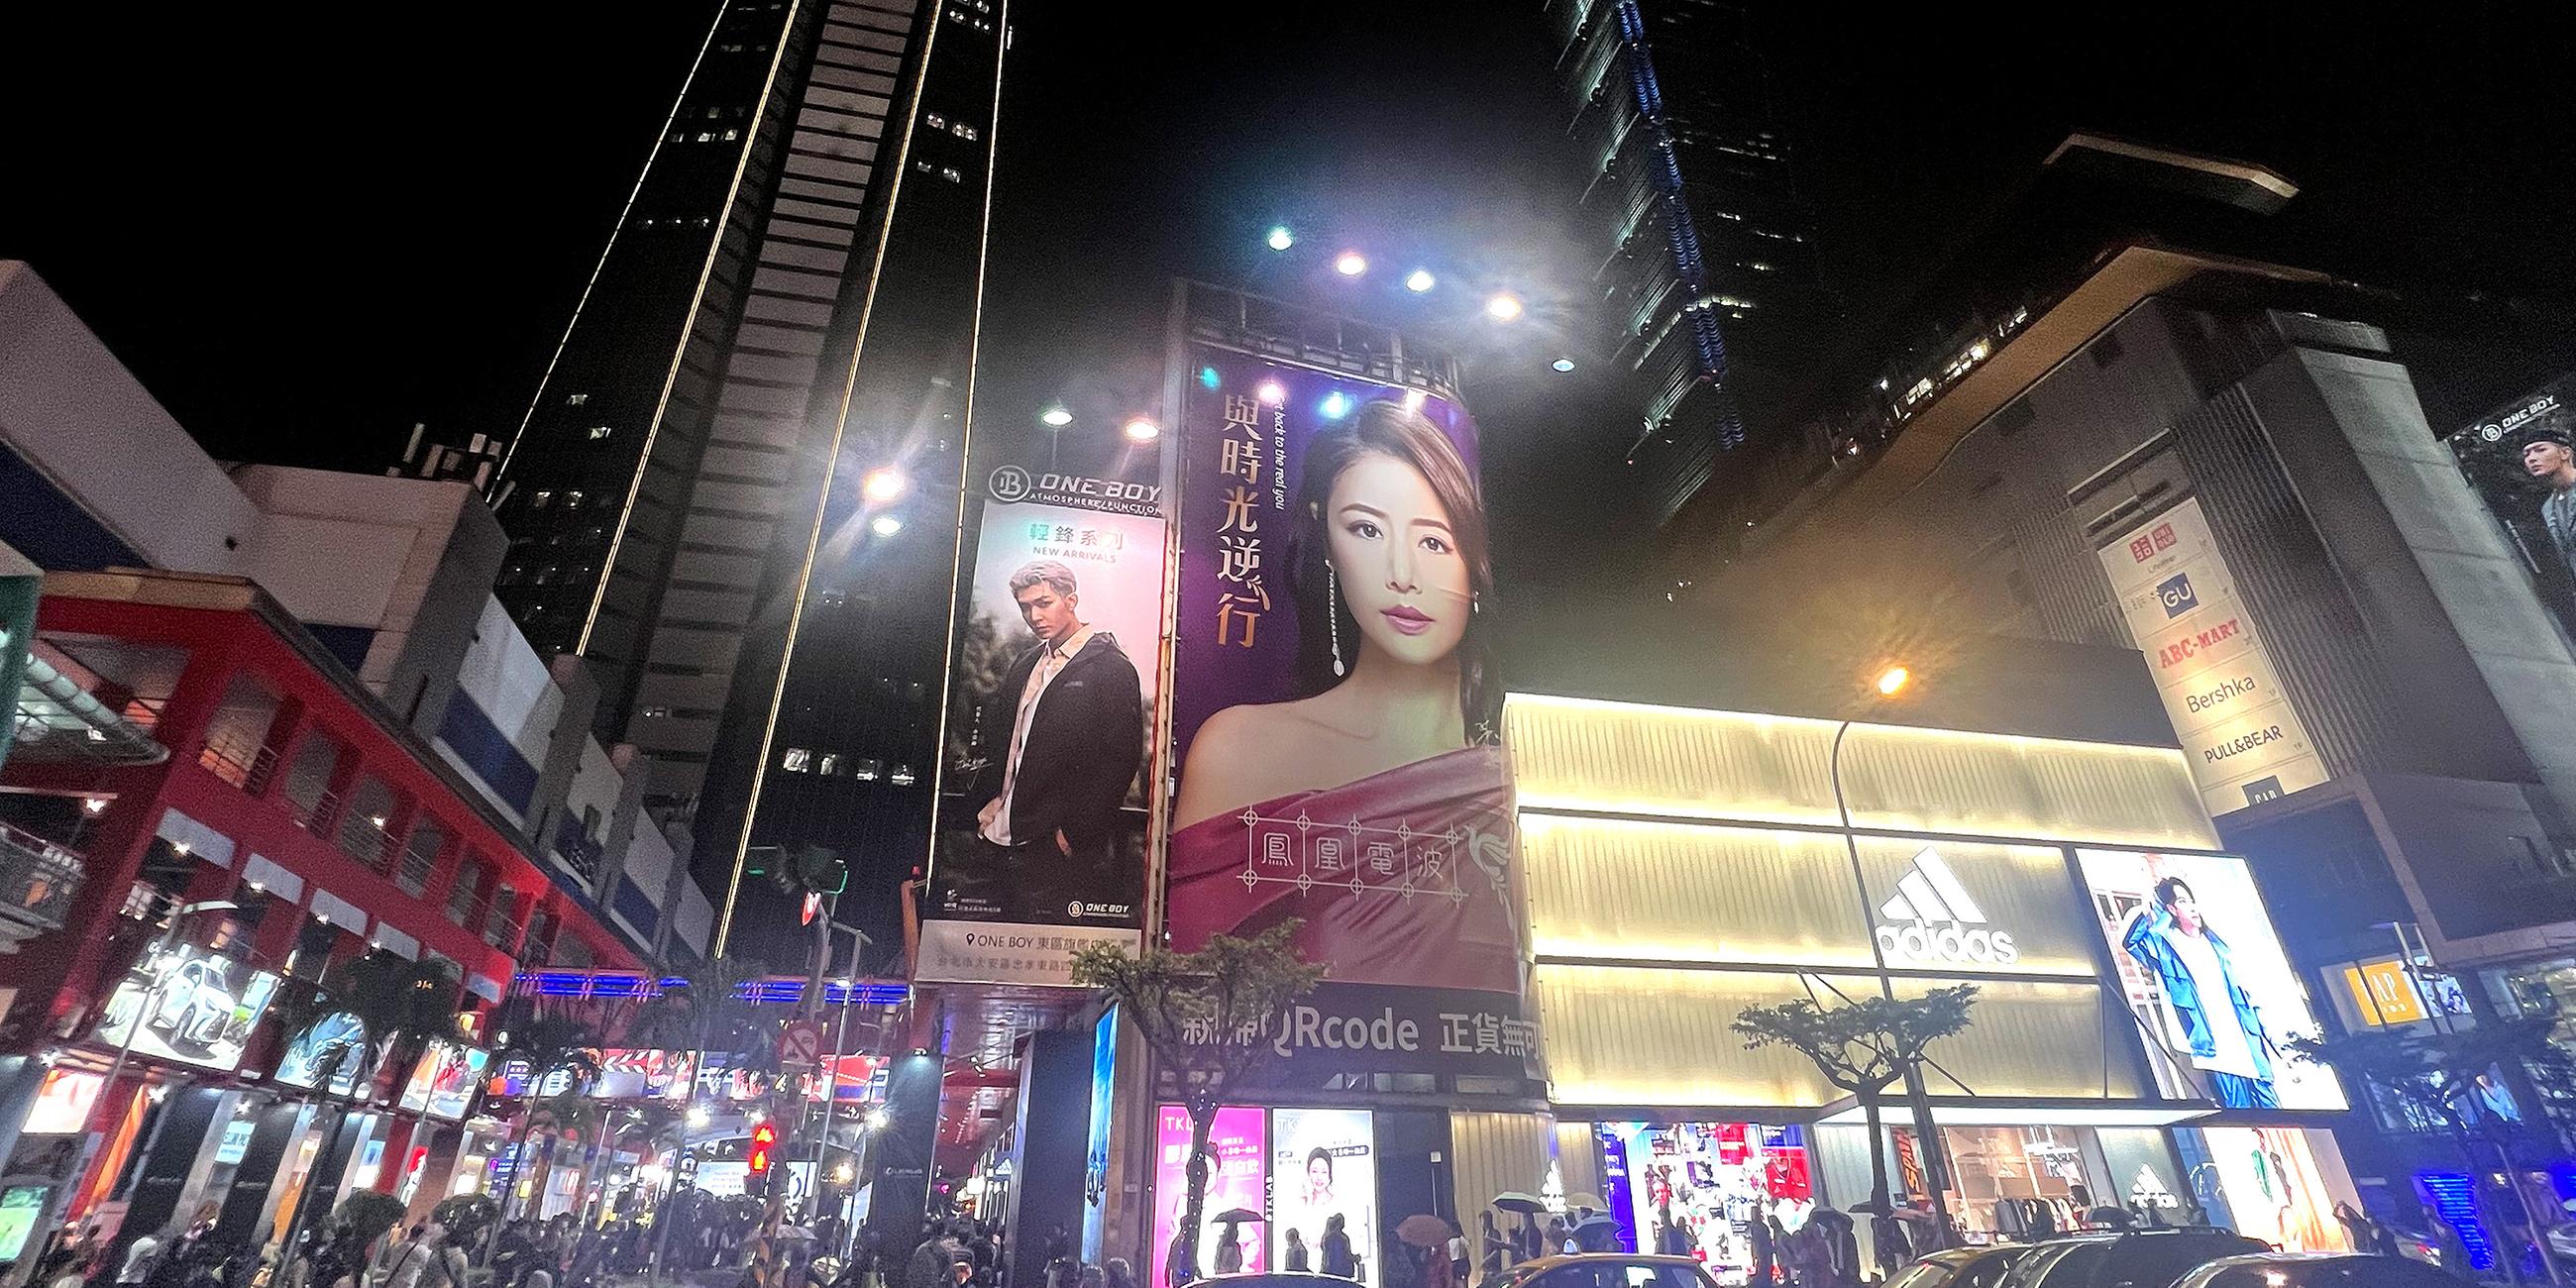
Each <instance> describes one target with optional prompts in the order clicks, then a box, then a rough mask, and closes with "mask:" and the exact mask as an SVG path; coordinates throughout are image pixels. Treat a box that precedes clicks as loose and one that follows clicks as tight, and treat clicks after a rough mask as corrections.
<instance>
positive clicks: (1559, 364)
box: [1547, 358, 1574, 375]
mask: <svg viewBox="0 0 2576 1288" xmlns="http://www.w3.org/2000/svg"><path fill="white" fill-rule="evenodd" d="M1547 366H1548V370H1550V371H1553V372H1556V373H1557V374H1558V375H1563V374H1565V373H1566V372H1569V371H1572V370H1574V359H1572V358H1559V359H1557V360H1556V361H1554V362H1551V363H1549V364H1547Z"/></svg>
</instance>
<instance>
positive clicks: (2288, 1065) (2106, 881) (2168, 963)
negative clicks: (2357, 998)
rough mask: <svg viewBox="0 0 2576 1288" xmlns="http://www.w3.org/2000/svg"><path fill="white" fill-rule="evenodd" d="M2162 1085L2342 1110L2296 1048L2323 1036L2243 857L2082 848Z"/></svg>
mask: <svg viewBox="0 0 2576 1288" xmlns="http://www.w3.org/2000/svg"><path fill="white" fill-rule="evenodd" d="M2076 857H2077V859H2078V861H2079V862H2080V864H2081V866H2082V868H2083V872H2084V884H2085V887H2086V889H2087V890H2088V891H2089V892H2090V893H2091V895H2092V901H2093V911H2094V914H2095V916H2096V917H2097V918H2098V919H2099V920H2100V923H2101V927H2102V934H2103V936H2104V938H2106V939H2107V940H2108V941H2109V942H2110V945H2111V955H2112V956H2113V958H2115V959H2116V960H2117V961H2118V963H2119V972H2120V981H2121V985H2122V992H2123V994H2124V996H2125V997H2126V999H2127V1001H2128V1005H2129V1011H2130V1013H2131V1015H2132V1016H2133V1017H2134V1018H2135V1019H2136V1021H2137V1025H2138V1031H2139V1033H2140V1034H2141V1035H2142V1036H2143V1037H2144V1038H2145V1041H2146V1046H2147V1062H2148V1064H2149V1065H2150V1066H2152V1067H2153V1068H2154V1070H2155V1078H2156V1086H2157V1088H2158V1089H2159V1090H2160V1091H2162V1092H2163V1093H2164V1094H2165V1095H2167V1096H2170V1097H2173V1098H2176V1099H2183V1100H2206V1101H2209V1102H2211V1103H2213V1104H2216V1105H2218V1106H2219V1107H2221V1108H2225V1109H2344V1108H2347V1107H2348V1105H2347V1103H2346V1101H2345V1099H2344V1092H2343V1087H2342V1086H2341V1085H2340V1084H2339V1083H2337V1082H2336V1081H2335V1077H2334V1075H2333V1074H2332V1073H2330V1072H2328V1071H2327V1070H2325V1069H2323V1068H2320V1067H2319V1066H2317V1065H2315V1064H2312V1063H2310V1062H2308V1061H2306V1060H2302V1059H2299V1058H2298V1057H2296V1056H2293V1055H2291V1054H2290V1053H2289V1050H2288V1043H2289V1040H2290V1039H2291V1038H2293V1037H2302V1036H2307V1035H2311V1034H2314V1033H2316V1032H2317V1031H2318V1029H2317V1021H2316V1017H2315V1015H2314V1014H2312V1013H2311V1012H2310V1011H2309V1009H2308V996H2307V990H2306V989H2305V988H2304V987H2302V986H2301V985H2300V983H2299V976H2298V974H2297V972H2295V971H2293V970H2292V969H2291V967H2290V962H2289V958H2288V956H2287V955H2285V954H2284V953H2283V952H2282V950H2281V939H2280V936H2279V935H2278V934H2276V933H2274V931H2273V929H2272V918H2271V914H2270V913H2268V912H2266V911H2265V909H2264V906H2263V896H2262V894H2261V893H2260V892H2258V891H2257V890H2256V889H2255V887H2254V876H2253V873H2252V872H2251V871H2250V870H2249V869H2248V868H2247V867H2246V864H2245V860H2243V859H2240V858H2236V857H2234V856H2232V855H2225V854H2158V853H2154V852H2150V851H2139V850H2078V851H2076Z"/></svg>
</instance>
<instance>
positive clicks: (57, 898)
mask: <svg viewBox="0 0 2576 1288" xmlns="http://www.w3.org/2000/svg"><path fill="white" fill-rule="evenodd" d="M84 872H85V868H84V865H83V864H82V862H81V857H80V856H79V855H78V854H75V853H73V852H72V851H70V850H66V849H64V848H63V847H61V846H59V845H56V844H54V843H53V842H51V841H48V840H46V839H45V838H43V837H41V836H36V835H34V834H32V833H28V832H22V831H20V830H18V829H17V828H14V827H10V826H8V825H6V824H0V916H5V917H6V918H7V919H9V920H13V921H32V922H34V923H36V925H37V927H39V928H40V929H41V930H59V929H61V928H62V925H63V918H64V917H66V916H67V915H69V914H70V911H71V906H72V896H74V895H76V894H78V893H80V884H81V878H82V876H83V874H84Z"/></svg>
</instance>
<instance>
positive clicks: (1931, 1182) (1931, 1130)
mask: <svg viewBox="0 0 2576 1288" xmlns="http://www.w3.org/2000/svg"><path fill="white" fill-rule="evenodd" d="M1913 682H1914V672H1913V671H1912V670H1911V669H1909V668H1908V667H1907V666H1906V665H1905V664H1904V663H1902V662H1889V663H1887V664H1886V665H1885V666H1882V667H1880V668H1879V672H1878V674H1877V676H1875V677H1873V678H1872V679H1871V680H1870V682H1869V691H1870V692H1871V693H1874V694H1876V695H1877V698H1878V699H1879V700H1886V699H1890V698H1894V697H1895V696H1896V695H1897V694H1899V693H1903V692H1904V691H1905V688H1906V686H1907V685H1909V684H1912V683H1913ZM1858 721H1859V717H1857V716H1854V717H1850V718H1848V719H1845V720H1844V721H1843V722H1842V724H1841V725H1840V726H1839V727H1837V728H1836V729H1835V730H1834V747H1833V751H1832V752H1831V753H1830V754H1829V755H1827V756H1826V758H1825V765H1826V773H1827V776H1828V777H1829V778H1831V779H1832V781H1833V788H1834V813H1835V816H1836V817H1837V818H1839V819H1840V820H1841V822H1842V830H1843V853H1844V854H1845V855H1847V856H1849V858H1850V860H1851V874H1852V884H1853V886H1854V887H1856V888H1858V889H1861V890H1864V891H1865V890H1867V889H1869V881H1868V878H1867V877H1865V876H1863V875H1862V873H1861V866H1860V838H1859V837H1857V836H1854V835H1853V834H1852V816H1851V800H1850V798H1849V797H1847V796H1845V795H1844V794H1843V736H1844V735H1846V734H1848V733H1850V732H1851V727H1852V725H1854V724H1855V723H1858ZM1862 929H1863V930H1864V931H1866V930H1868V929H1869V927H1868V926H1867V925H1866V919H1864V925H1863V927H1862ZM1869 954H1870V959H1871V960H1872V961H1874V962H1876V963H1877V964H1878V972H1879V974H1878V990H1879V993H1880V994H1881V995H1882V996H1884V997H1887V998H1889V999H1891V1000H1892V999H1894V998H1895V996H1896V988H1895V985H1894V984H1893V983H1891V982H1890V981H1889V979H1888V976H1887V969H1888V967H1887V950H1886V949H1885V948H1884V947H1882V946H1881V945H1880V944H1879V941H1878V936H1876V935H1875V934H1872V935H1870V937H1869ZM1905 1098H1906V1101H1907V1102H1908V1105H1909V1107H1910V1108H1911V1110H1912V1112H1913V1116H1914V1138H1915V1139H1916V1140H1917V1141H1919V1142H1921V1145H1922V1151H1921V1152H1922V1158H1923V1169H1924V1182H1923V1188H1924V1190H1925V1191H1927V1194H1926V1197H1928V1198H1930V1199H1931V1201H1932V1218H1933V1228H1934V1229H1936V1230H1940V1231H1943V1232H1944V1233H1943V1236H1942V1237H1943V1240H1944V1245H1945V1246H1946V1243H1947V1237H1948V1236H1947V1231H1948V1230H1949V1229H1950V1204H1949V1200H1948V1199H1947V1198H1945V1197H1943V1191H1944V1190H1945V1189H1946V1188H1947V1186H1948V1185H1949V1183H1950V1176H1951V1170H1950V1162H1949V1151H1948V1150H1946V1149H1944V1148H1942V1145H1941V1137H1940V1135H1939V1134H1938V1128H1936V1127H1935V1126H1934V1125H1933V1122H1932V1099H1931V1095H1930V1093H1928V1092H1926V1091H1925V1090H1924V1088H1923V1069H1922V1066H1921V1065H1919V1064H1909V1065H1907V1066H1906V1068H1905ZM1877 1219H1878V1220H1881V1221H1885V1220H1889V1219H1890V1218H1889V1217H1888V1216H1887V1215H1886V1214H1884V1213H1881V1214H1880V1215H1879V1216H1878V1218H1877Z"/></svg>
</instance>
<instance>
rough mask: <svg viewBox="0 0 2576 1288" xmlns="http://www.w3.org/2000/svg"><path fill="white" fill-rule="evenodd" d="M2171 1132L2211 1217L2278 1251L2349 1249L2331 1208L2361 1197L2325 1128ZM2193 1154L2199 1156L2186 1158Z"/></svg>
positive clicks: (2357, 1204)
mask: <svg viewBox="0 0 2576 1288" xmlns="http://www.w3.org/2000/svg"><path fill="white" fill-rule="evenodd" d="M2175 1137H2176V1139H2177V1143H2179V1144H2180V1145H2181V1146H2182V1151H2183V1159H2184V1161H2185V1162H2186V1163H2187V1164H2189V1165H2190V1173H2191V1175H2192V1177H2193V1184H2194V1187H2195V1197H2197V1198H2198V1199H2199V1200H2200V1202H2201V1204H2202V1206H2204V1207H2206V1208H2208V1209H2209V1211H2210V1215H2211V1218H2212V1219H2213V1220H2216V1221H2220V1222H2222V1223H2226V1224H2231V1225H2233V1226H2234V1227H2235V1229H2236V1231H2237V1233H2239V1234H2243V1235H2245V1236H2247V1237H2249V1238H2255V1239H2261V1240H2263V1241H2264V1242H2266V1243H2270V1244H2275V1245H2278V1246H2279V1247H2280V1249H2281V1250H2282V1251H2283V1252H2350V1251H2356V1249H2354V1248H2353V1246H2352V1240H2351V1238H2350V1237H2349V1236H2347V1235H2346V1234H2345V1233H2344V1228H2343V1225H2342V1223H2340V1222H2338V1221H2336V1220H2335V1217H2334V1210H2335V1205H2336V1204H2338V1203H2350V1204H2352V1205H2353V1206H2354V1207H2355V1208H2359V1207H2360V1206H2361V1196H2360V1195H2359V1194H2358V1193H2357V1192H2356V1191H2355V1190H2354V1188H2353V1183H2352V1176H2351V1175H2350V1174H2349V1173H2348V1172H2346V1171H2345V1170H2344V1166H2343V1156H2342V1155H2341V1154H2340V1153H2338V1152H2337V1151H2336V1150H2335V1148H2334V1138H2333V1135H2332V1134H2331V1133H2328V1132H2323V1131H2317V1130H2314V1129H2311V1128H2300V1127H2207V1128H2202V1129H2199V1130H2196V1131H2181V1132H2176V1133H2175ZM2195 1153H2198V1154H2201V1155H2202V1157H2200V1158H2193V1157H2192V1155H2193V1154H2195ZM2213 1182H2214V1183H2213ZM2230 1218H2233V1219H2232V1220H2230Z"/></svg>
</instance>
